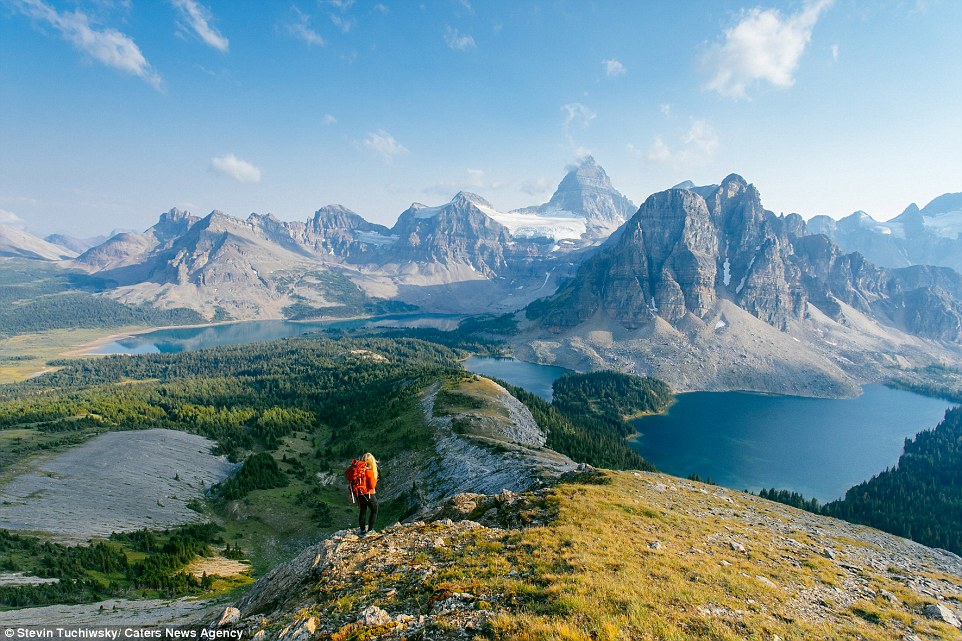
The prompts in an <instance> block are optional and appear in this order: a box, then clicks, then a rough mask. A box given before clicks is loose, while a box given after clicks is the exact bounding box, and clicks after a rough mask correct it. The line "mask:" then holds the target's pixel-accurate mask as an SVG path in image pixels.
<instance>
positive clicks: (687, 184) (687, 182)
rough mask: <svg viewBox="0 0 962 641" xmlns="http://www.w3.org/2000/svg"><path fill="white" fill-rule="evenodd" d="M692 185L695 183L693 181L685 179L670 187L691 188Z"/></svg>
mask: <svg viewBox="0 0 962 641" xmlns="http://www.w3.org/2000/svg"><path fill="white" fill-rule="evenodd" d="M694 186H695V183H693V182H692V181H690V180H685V181H682V182H680V183H678V184H677V185H675V186H674V187H672V189H691V188H692V187H694Z"/></svg>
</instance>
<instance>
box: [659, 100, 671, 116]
mask: <svg viewBox="0 0 962 641" xmlns="http://www.w3.org/2000/svg"><path fill="white" fill-rule="evenodd" d="M659 110H661V114H662V115H663V116H670V115H671V105H670V104H668V103H667V102H666V103H664V104H663V105H661V106H660V107H659Z"/></svg>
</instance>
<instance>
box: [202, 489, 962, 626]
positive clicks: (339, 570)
mask: <svg viewBox="0 0 962 641" xmlns="http://www.w3.org/2000/svg"><path fill="white" fill-rule="evenodd" d="M437 508H438V510H437V512H436V514H435V515H433V516H432V517H431V518H430V519H429V520H425V521H417V522H412V523H406V524H396V525H393V526H391V527H389V528H387V529H385V530H384V531H383V532H380V533H377V534H374V535H368V536H366V537H363V538H359V537H358V536H356V535H355V534H354V533H352V532H349V531H341V532H337V533H335V534H334V535H332V536H331V537H330V538H329V539H327V540H325V541H322V542H321V543H319V544H317V545H314V546H311V547H309V548H306V549H305V550H304V551H303V552H302V553H301V554H300V555H299V556H298V557H297V558H295V559H294V560H293V561H291V562H290V563H288V564H285V565H283V566H279V567H278V568H275V569H274V570H273V571H271V572H270V573H268V574H267V575H266V576H264V577H263V578H262V579H260V580H259V581H258V582H257V583H255V584H254V586H253V587H252V589H251V590H250V591H249V592H248V593H247V594H246V595H245V596H244V597H242V598H241V599H240V600H239V601H238V602H236V603H235V604H234V605H233V606H231V607H229V608H226V609H224V608H222V612H221V613H218V614H216V615H213V616H209V617H208V618H206V619H204V620H203V622H202V623H200V625H209V626H210V627H212V628H218V629H220V630H231V631H232V632H233V633H235V634H237V633H240V634H243V637H244V638H254V639H259V638H262V639H278V640H283V641H293V640H294V639H299V638H303V639H307V638H318V637H320V638H341V639H343V638H379V639H403V638H420V637H425V638H426V637H430V638H472V637H474V636H479V635H483V636H512V635H511V632H512V631H520V630H522V629H523V630H526V631H527V630H529V629H531V627H532V626H539V629H543V630H558V629H570V627H566V626H570V625H571V623H572V620H577V621H578V622H579V623H582V622H583V621H584V620H588V621H591V620H592V617H594V620H596V621H604V622H605V623H607V624H610V625H617V626H619V629H621V630H623V631H624V634H625V635H626V636H630V637H632V638H635V637H638V638H648V637H657V636H659V633H663V632H664V631H665V630H675V629H681V630H685V631H686V634H685V638H695V639H707V638H717V637H718V636H719V635H723V636H724V635H728V636H733V638H734V636H737V634H739V633H740V634H744V631H745V630H765V631H766V633H767V634H769V635H770V636H771V638H775V637H779V638H788V637H790V636H791V635H793V634H794V635H797V636H799V638H813V639H814V638H819V639H829V638H831V639H857V638H864V634H865V631H866V630H867V629H868V630H871V631H872V632H873V633H876V634H878V635H879V637H880V638H911V636H910V635H919V637H918V638H922V637H924V638H933V639H934V638H945V639H949V638H955V636H957V634H958V619H959V614H960V606H962V602H960V601H959V590H960V588H962V559H959V558H958V557H957V556H955V555H953V554H949V553H947V552H943V551H940V550H932V549H929V548H926V547H924V546H921V545H918V544H916V543H912V542H911V541H906V540H904V539H900V538H898V537H894V536H891V535H887V534H883V533H881V532H878V531H876V530H872V529H871V528H867V527H863V526H858V525H851V524H847V523H843V522H840V521H836V520H834V519H829V518H825V517H821V516H814V515H812V514H809V513H806V512H801V511H799V510H796V509H794V508H791V507H787V506H784V505H781V504H777V503H771V502H768V501H765V500H764V499H760V498H758V497H755V496H752V495H748V494H743V493H740V492H734V491H730V490H725V489H721V488H718V487H716V486H710V485H703V484H701V483H696V482H692V481H685V480H681V479H677V478H673V477H668V476H664V475H660V474H649V473H642V472H623V473H609V472H602V473H598V472H595V471H592V470H584V471H582V472H579V473H575V474H571V475H568V476H566V477H564V478H563V479H562V480H561V481H560V483H559V484H558V485H556V486H547V487H542V488H539V489H537V490H534V491H531V492H526V493H524V494H520V495H519V494H514V493H508V492H505V493H501V494H499V495H497V496H490V495H478V494H473V495H459V496H455V497H452V498H451V499H450V500H449V501H447V502H445V503H443V504H441V505H439V506H437ZM627 571H632V572H634V573H635V574H633V575H634V576H648V577H655V578H653V579H652V580H649V581H646V582H644V583H643V585H642V586H640V587H639V586H638V585H637V584H635V583H632V582H625V581H624V576H625V574H624V573H625V572H627ZM706 577H708V578H707V579H706ZM681 583H683V584H684V586H685V589H684V590H679V589H678V587H677V586H678V585H680V584H681ZM599 586H601V587H599ZM606 586H613V588H612V590H611V592H607V591H605V590H606ZM592 587H593V589H592ZM615 597H617V601H614V600H613V599H614V598H615ZM614 603H617V605H613V604H614ZM636 609H643V610H644V611H645V612H646V613H647V614H646V616H644V617H633V616H631V614H630V612H632V611H634V610H636ZM225 615H228V616H227V619H228V621H229V622H223V623H222V622H221V621H222V619H224V616H225ZM235 619H236V620H235ZM493 626H497V627H493ZM867 626H869V627H867Z"/></svg>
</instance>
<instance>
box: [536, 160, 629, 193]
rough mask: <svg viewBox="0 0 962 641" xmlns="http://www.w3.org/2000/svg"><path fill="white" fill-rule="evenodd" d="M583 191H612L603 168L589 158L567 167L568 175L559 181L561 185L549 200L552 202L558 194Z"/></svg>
mask: <svg viewBox="0 0 962 641" xmlns="http://www.w3.org/2000/svg"><path fill="white" fill-rule="evenodd" d="M584 189H597V190H602V191H613V190H614V188H613V187H612V186H611V179H610V178H608V174H607V173H605V170H604V167H602V166H601V165H599V164H598V163H596V162H595V159H594V158H592V157H591V156H585V157H584V158H582V159H581V161H580V162H579V163H578V164H577V165H574V166H569V167H568V173H567V174H565V177H564V178H563V179H562V180H561V184H559V185H558V190H557V191H555V195H554V196H552V197H551V200H554V199H555V197H556V196H557V195H558V194H559V193H562V192H566V191H575V190H578V191H581V190H584Z"/></svg>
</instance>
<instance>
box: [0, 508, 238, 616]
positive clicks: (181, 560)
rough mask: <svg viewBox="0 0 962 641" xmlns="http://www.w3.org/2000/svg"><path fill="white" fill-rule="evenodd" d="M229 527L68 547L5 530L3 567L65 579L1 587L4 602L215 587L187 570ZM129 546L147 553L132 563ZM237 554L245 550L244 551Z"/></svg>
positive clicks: (0, 539) (0, 542) (196, 527)
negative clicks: (224, 529) (128, 550)
mask: <svg viewBox="0 0 962 641" xmlns="http://www.w3.org/2000/svg"><path fill="white" fill-rule="evenodd" d="M222 529H223V528H221V527H220V526H218V525H216V524H213V523H204V524H191V525H185V526H181V527H178V528H173V529H169V530H164V531H162V532H154V531H151V530H139V531H136V532H125V533H114V534H112V535H111V537H110V541H108V542H105V541H99V542H96V543H92V544H90V545H77V546H67V545H60V544H58V543H51V542H49V541H40V540H38V539H35V538H33V537H29V536H22V535H19V534H14V533H11V532H8V531H6V530H0V571H4V572H23V573H25V574H27V575H29V576H36V577H41V578H56V579H59V581H58V582H56V583H41V584H37V585H8V586H0V606H6V607H24V606H41V605H50V604H53V603H90V602H94V601H98V600H102V599H103V598H106V597H111V596H129V595H130V594H131V592H132V591H141V593H143V591H147V592H149V593H153V594H159V595H163V596H168V597H172V596H179V595H183V594H192V593H196V592H198V591H204V590H209V589H210V588H211V586H212V580H211V579H210V578H209V577H207V576H206V575H205V576H202V577H200V578H198V577H195V576H193V575H192V574H190V573H188V572H186V571H184V568H185V567H186V566H187V565H188V564H189V563H190V562H191V561H193V560H194V559H195V558H197V557H198V556H211V555H212V554H213V549H212V547H211V546H212V545H214V544H223V539H221V537H220V535H219V533H220V532H221V531H222ZM126 549H130V550H134V551H137V552H142V553H144V555H145V556H144V557H143V558H142V559H140V560H138V561H134V562H131V561H129V559H128V555H127V552H126V551H125V550H126ZM233 554H234V555H235V556H240V555H241V554H242V553H241V551H240V550H239V549H236V552H233Z"/></svg>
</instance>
